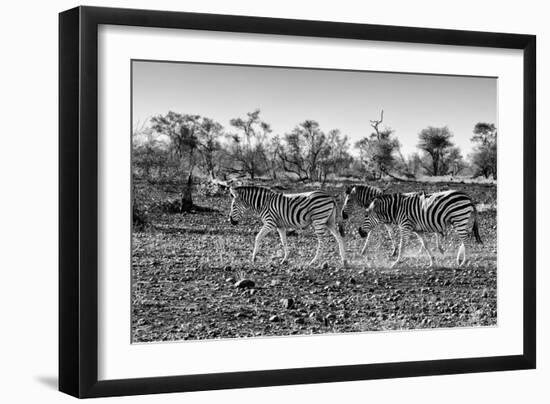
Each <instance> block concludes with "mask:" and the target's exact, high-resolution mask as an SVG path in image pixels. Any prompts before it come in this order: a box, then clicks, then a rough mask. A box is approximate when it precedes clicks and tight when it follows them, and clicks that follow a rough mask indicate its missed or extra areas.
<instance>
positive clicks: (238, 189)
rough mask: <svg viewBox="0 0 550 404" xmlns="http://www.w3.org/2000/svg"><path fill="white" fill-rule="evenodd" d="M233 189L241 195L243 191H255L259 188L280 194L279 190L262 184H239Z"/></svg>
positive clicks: (260, 190) (259, 189)
mask: <svg viewBox="0 0 550 404" xmlns="http://www.w3.org/2000/svg"><path fill="white" fill-rule="evenodd" d="M233 190H235V191H236V192H237V193H238V194H239V195H241V193H243V192H246V191H254V190H258V192H262V191H263V192H267V193H273V194H280V192H279V191H274V190H273V189H271V188H268V187H264V186H261V185H241V186H238V187H233Z"/></svg>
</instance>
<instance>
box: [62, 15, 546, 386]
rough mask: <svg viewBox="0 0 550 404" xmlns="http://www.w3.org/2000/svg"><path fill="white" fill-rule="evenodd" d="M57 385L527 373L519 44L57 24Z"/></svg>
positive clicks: (205, 22)
mask: <svg viewBox="0 0 550 404" xmlns="http://www.w3.org/2000/svg"><path fill="white" fill-rule="evenodd" d="M59 46H60V48H59V82H60V87H59V98H60V105H59V111H60V112H59V127H60V129H59V142H60V143H59V147H60V154H59V155H60V161H59V165H60V198H59V200H60V206H59V209H60V224H59V226H60V229H59V230H60V240H59V242H60V251H59V260H60V265H59V293H60V295H59V300H60V302H59V315H60V317H59V318H60V321H59V347H60V348H59V388H60V390H61V391H63V392H65V393H68V394H70V395H73V396H76V397H101V396H115V395H132V394H148V393H162V392H183V391H195V390H212V389H226V388H242V387H257V386H273V385H289V384H301V383H325V382H335V381H350V380H363V379H379V378H395V377H409V376H425V375H441V374H456V373H468V372H486V371H499V370H515V369H518V370H519V369H533V368H535V358H536V354H535V352H536V341H535V334H536V333H535V301H536V295H535V269H536V266H535V259H536V258H535V257H536V242H535V193H536V189H535V183H536V182H535V175H536V173H535V119H536V116H535V99H536V96H535V91H536V86H535V65H536V63H535V52H536V49H535V48H536V40H535V37H534V36H532V35H519V34H504V33H488V32H470V31H453V30H440V29H424V28H410V27H395V26H379V25H365V24H350V23H339V22H325V21H307V20H285V19H273V18H260V17H245V16H227V15H213V14H195V13H180V12H165V11H145V10H124V9H108V8H93V7H78V8H75V9H71V10H68V11H65V12H63V13H61V14H60V17H59Z"/></svg>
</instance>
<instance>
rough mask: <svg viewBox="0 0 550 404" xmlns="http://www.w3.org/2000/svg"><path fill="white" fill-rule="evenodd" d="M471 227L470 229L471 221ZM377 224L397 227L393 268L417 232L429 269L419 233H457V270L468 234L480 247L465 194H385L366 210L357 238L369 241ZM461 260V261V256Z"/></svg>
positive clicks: (472, 210)
mask: <svg viewBox="0 0 550 404" xmlns="http://www.w3.org/2000/svg"><path fill="white" fill-rule="evenodd" d="M471 219H473V225H472V226H471V229H470V221H471ZM379 223H393V224H396V225H398V226H399V230H400V240H399V250H398V254H397V259H396V261H395V262H394V263H393V264H392V266H391V267H392V268H393V267H394V266H395V265H397V264H398V263H399V262H400V261H401V251H402V248H403V242H404V241H406V240H407V239H408V236H409V234H410V233H411V232H416V233H417V234H418V236H419V239H420V241H421V244H422V246H421V248H422V249H423V250H424V251H426V253H427V255H428V257H429V259H430V266H432V265H433V259H432V255H431V253H430V251H429V250H428V249H427V248H426V241H425V240H424V236H423V235H421V234H420V233H424V232H427V233H441V234H444V233H446V232H447V230H449V229H450V228H451V227H452V228H454V229H455V230H456V231H457V232H458V236H459V238H460V241H461V244H460V247H459V249H458V254H457V256H456V262H457V264H458V266H462V265H463V264H464V262H465V261H466V248H465V246H464V241H465V240H466V239H467V238H468V236H469V235H470V233H472V234H473V236H474V237H475V240H476V242H478V243H480V244H482V243H483V241H482V240H481V236H480V234H479V226H478V221H477V210H476V208H475V205H474V203H473V202H472V199H471V198H470V197H469V196H468V195H467V194H465V193H464V192H460V191H455V190H449V191H442V192H435V193H432V194H426V195H425V194H409V195H405V194H388V195H381V196H378V197H376V198H375V199H374V200H373V201H372V202H371V204H370V206H369V208H368V209H367V212H366V215H365V219H364V222H363V224H362V225H361V226H359V229H358V230H359V235H360V236H361V237H367V239H368V237H369V235H370V232H371V231H372V229H373V228H374V227H375V226H376V225H377V224H379ZM461 255H462V256H463V259H462V261H461V260H460V256H461Z"/></svg>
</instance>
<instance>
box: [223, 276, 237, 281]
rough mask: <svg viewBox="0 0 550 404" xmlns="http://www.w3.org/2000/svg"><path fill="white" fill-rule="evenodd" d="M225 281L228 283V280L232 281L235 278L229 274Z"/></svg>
mask: <svg viewBox="0 0 550 404" xmlns="http://www.w3.org/2000/svg"><path fill="white" fill-rule="evenodd" d="M225 281H226V282H228V283H229V282H230V283H233V282H235V278H234V277H233V276H230V277H229V278H227V279H226V280H225Z"/></svg>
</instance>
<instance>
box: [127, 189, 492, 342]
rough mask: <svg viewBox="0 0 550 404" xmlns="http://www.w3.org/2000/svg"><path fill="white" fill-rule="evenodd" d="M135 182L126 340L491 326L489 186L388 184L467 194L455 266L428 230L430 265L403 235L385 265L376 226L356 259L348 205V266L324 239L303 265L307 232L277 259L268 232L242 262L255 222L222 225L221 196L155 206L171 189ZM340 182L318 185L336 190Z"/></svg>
mask: <svg viewBox="0 0 550 404" xmlns="http://www.w3.org/2000/svg"><path fill="white" fill-rule="evenodd" d="M136 189H137V192H138V193H140V195H141V197H142V198H145V199H147V203H148V204H149V206H150V208H149V210H150V212H149V214H148V221H149V224H148V225H147V226H146V227H145V228H144V229H142V230H139V231H138V230H136V229H134V232H133V248H132V313H133V318H132V337H133V341H134V342H152V341H172V340H188V339H210V338H234V337H255V336H274V335H294V334H320V333H341V332H358V331H377V330H394V329H417V328H439V327H472V326H490V325H496V321H497V289H496V285H497V272H496V271H497V267H496V248H497V244H496V186H495V185H482V184H474V185H465V184H457V183H453V184H449V183H429V184H427V183H426V184H419V183H409V182H406V183H405V182H404V183H392V185H391V186H390V188H389V190H388V191H389V192H392V191H393V192H409V191H418V190H425V191H428V192H429V191H436V190H445V189H458V190H463V191H466V192H467V193H469V194H470V195H471V196H472V198H473V199H474V201H475V202H476V204H478V206H479V210H480V212H479V224H480V232H481V237H482V239H483V241H484V244H482V245H480V244H476V243H475V242H474V241H473V240H471V241H469V242H468V243H467V245H466V252H467V258H468V260H467V262H466V264H465V265H464V266H463V267H461V268H457V266H456V261H455V258H456V252H457V249H458V238H457V237H456V234H455V233H453V232H451V234H450V235H449V236H448V237H447V239H446V240H445V242H444V248H445V253H444V254H443V255H440V254H439V253H438V252H435V244H434V243H433V240H432V238H431V237H429V238H428V239H429V240H430V245H429V247H430V248H431V249H432V251H434V256H435V264H434V267H433V268H428V267H427V263H428V260H427V258H426V256H424V255H421V256H417V255H416V254H417V251H418V248H419V243H418V241H417V240H416V239H415V238H411V240H410V241H409V242H408V243H407V248H406V250H405V260H404V261H403V263H401V264H400V265H398V266H397V267H396V268H394V269H390V264H391V259H390V257H389V254H390V252H391V251H390V250H391V245H390V241H389V239H388V237H387V235H386V233H385V231H384V230H383V228H379V229H378V230H376V231H375V233H374V234H373V236H372V237H371V241H370V246H369V249H368V251H367V254H366V256H365V257H363V256H360V255H359V251H360V250H361V246H362V242H363V239H361V238H360V237H359V235H358V234H357V231H356V229H357V226H358V224H359V221H360V218H361V212H360V211H359V210H358V209H356V210H355V212H354V215H353V216H352V218H351V220H348V221H347V222H346V225H345V229H346V237H345V240H344V241H345V244H346V251H347V255H348V261H349V265H348V267H346V268H343V267H342V266H341V264H340V261H339V255H338V251H337V245H336V242H335V240H334V239H333V238H331V237H326V238H325V240H324V242H325V246H326V248H325V249H324V252H323V256H322V258H321V260H320V261H319V265H318V266H316V267H308V266H307V263H308V262H309V261H310V260H311V259H312V257H313V255H314V253H315V247H316V238H315V236H314V234H313V232H312V231H311V230H310V229H309V230H305V231H301V232H298V233H296V234H294V235H290V236H289V237H288V242H289V248H290V256H289V261H288V263H286V264H283V265H280V264H279V261H280V259H281V257H282V248H281V245H280V241H279V238H278V234H277V233H276V232H274V233H272V234H271V235H269V236H268V237H266V238H265V239H264V241H263V243H262V248H261V251H260V254H259V255H258V258H257V262H256V264H254V265H252V264H251V262H250V257H251V254H252V248H253V242H254V237H255V235H256V233H257V232H258V230H259V229H260V226H261V224H260V222H259V220H258V219H257V218H254V217H248V218H246V219H245V220H242V221H241V223H239V224H238V225H237V226H232V225H231V224H230V223H229V222H228V214H229V206H230V202H231V200H230V197H229V195H225V196H216V197H209V196H202V195H200V193H198V192H195V196H194V197H195V200H194V202H195V204H197V205H198V206H200V207H204V208H209V209H205V210H201V209H199V210H197V211H195V212H191V213H186V214H181V213H163V212H161V211H158V210H157V211H155V209H153V208H151V207H152V206H154V205H155V204H158V203H159V201H161V200H163V199H166V198H170V197H172V198H175V197H176V196H177V194H176V193H175V192H174V191H175V189H174V187H173V186H162V185H158V184H157V185H154V186H153V185H151V184H145V183H138V184H137V188H136ZM309 189H311V188H308V187H305V186H301V187H300V188H293V189H288V192H291V191H292V192H297V191H304V190H309ZM343 189H344V184H338V186H336V185H334V186H328V187H327V190H328V191H329V192H331V193H333V194H335V195H336V194H338V193H342V192H343ZM145 195H147V196H145Z"/></svg>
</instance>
